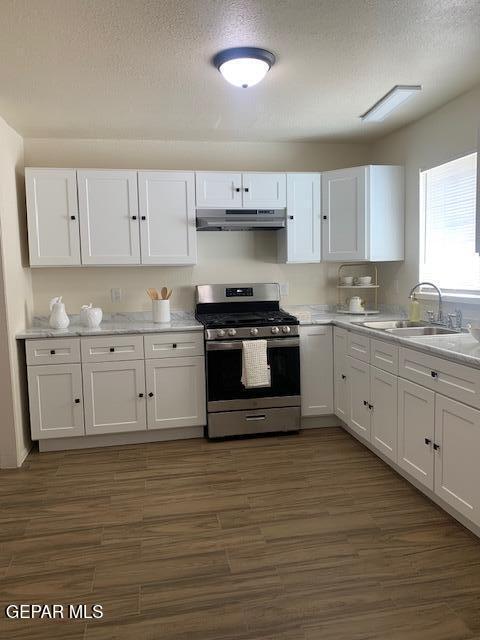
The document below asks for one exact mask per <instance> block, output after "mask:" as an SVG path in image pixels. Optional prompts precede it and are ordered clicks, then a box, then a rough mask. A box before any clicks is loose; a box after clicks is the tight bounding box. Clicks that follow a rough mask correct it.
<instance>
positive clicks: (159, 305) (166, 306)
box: [152, 300, 170, 323]
mask: <svg viewBox="0 0 480 640" xmlns="http://www.w3.org/2000/svg"><path fill="white" fill-rule="evenodd" d="M152 312H153V321H154V322H155V323H159V322H170V300H152Z"/></svg>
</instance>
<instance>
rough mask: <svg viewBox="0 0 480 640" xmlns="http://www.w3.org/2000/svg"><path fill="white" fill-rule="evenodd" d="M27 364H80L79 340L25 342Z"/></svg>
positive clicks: (49, 339)
mask: <svg viewBox="0 0 480 640" xmlns="http://www.w3.org/2000/svg"><path fill="white" fill-rule="evenodd" d="M25 351H26V354H27V364H28V365H32V364H70V363H73V362H80V338H46V339H45V340H26V344H25Z"/></svg>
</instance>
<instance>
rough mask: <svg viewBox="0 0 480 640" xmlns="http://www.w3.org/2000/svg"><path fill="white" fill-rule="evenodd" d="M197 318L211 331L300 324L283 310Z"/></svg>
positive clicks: (202, 315) (199, 316) (208, 314)
mask: <svg viewBox="0 0 480 640" xmlns="http://www.w3.org/2000/svg"><path fill="white" fill-rule="evenodd" d="M196 317H197V320H198V321H199V322H201V323H202V324H203V325H204V326H205V327H207V328H210V329H212V328H228V327H266V326H270V325H287V324H292V325H295V324H298V320H297V319H296V318H295V316H292V315H290V314H289V313H287V312H286V311H283V310H282V309H279V310H278V311H264V312H261V311H260V312H256V313H254V312H249V313H241V312H239V313H197V314H196Z"/></svg>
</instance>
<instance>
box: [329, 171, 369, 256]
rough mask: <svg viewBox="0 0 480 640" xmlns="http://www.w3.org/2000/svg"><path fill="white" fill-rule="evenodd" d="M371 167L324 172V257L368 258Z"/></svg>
mask: <svg viewBox="0 0 480 640" xmlns="http://www.w3.org/2000/svg"><path fill="white" fill-rule="evenodd" d="M366 184H367V167H353V168H352V169H341V170H339V171H328V172H326V173H323V174H322V217H323V229H322V238H323V259H324V260H326V261H331V262H343V261H350V260H354V261H355V260H368V252H367V224H366Z"/></svg>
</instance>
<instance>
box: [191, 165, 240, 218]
mask: <svg viewBox="0 0 480 640" xmlns="http://www.w3.org/2000/svg"><path fill="white" fill-rule="evenodd" d="M195 190H196V204H197V207H203V208H208V209H215V208H217V209H241V208H242V196H243V190H242V174H241V173H230V172H228V171H219V172H213V171H197V173H196V174H195Z"/></svg>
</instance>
